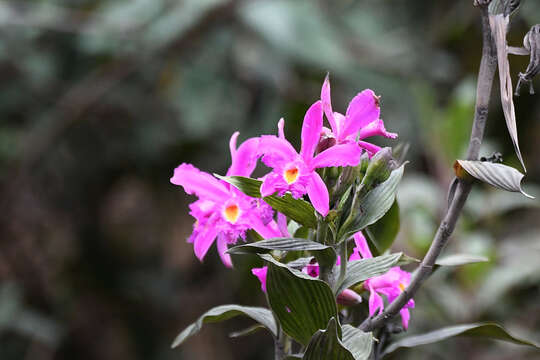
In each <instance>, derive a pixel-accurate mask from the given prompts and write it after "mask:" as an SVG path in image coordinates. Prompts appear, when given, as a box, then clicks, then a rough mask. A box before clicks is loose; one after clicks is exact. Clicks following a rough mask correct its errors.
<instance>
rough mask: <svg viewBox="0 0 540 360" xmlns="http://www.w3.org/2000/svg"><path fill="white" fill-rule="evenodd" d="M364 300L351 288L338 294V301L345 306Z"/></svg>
mask: <svg viewBox="0 0 540 360" xmlns="http://www.w3.org/2000/svg"><path fill="white" fill-rule="evenodd" d="M361 302H362V297H361V296H360V295H358V294H357V293H356V292H354V291H353V290H351V289H345V290H343V291H342V292H341V293H340V294H339V295H338V296H337V303H338V304H340V305H344V306H354V305H358V304H360V303H361Z"/></svg>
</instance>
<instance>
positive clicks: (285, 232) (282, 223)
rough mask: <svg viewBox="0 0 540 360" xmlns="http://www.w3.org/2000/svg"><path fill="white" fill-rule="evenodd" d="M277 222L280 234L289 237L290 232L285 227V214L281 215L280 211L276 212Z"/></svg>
mask: <svg viewBox="0 0 540 360" xmlns="http://www.w3.org/2000/svg"><path fill="white" fill-rule="evenodd" d="M277 224H278V228H279V231H280V232H281V236H283V237H291V234H290V233H289V229H288V228H287V216H285V215H283V214H282V213H280V212H278V213H277Z"/></svg>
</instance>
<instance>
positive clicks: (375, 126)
mask: <svg viewBox="0 0 540 360" xmlns="http://www.w3.org/2000/svg"><path fill="white" fill-rule="evenodd" d="M377 135H380V136H384V137H387V138H390V139H395V138H397V136H398V134H396V133H392V132H388V131H386V128H385V127H384V122H383V121H382V120H381V119H377V120H375V121H372V122H370V123H369V124H368V125H366V126H364V127H363V128H362V129H360V133H359V134H358V138H359V139H365V138H367V137H371V136H377Z"/></svg>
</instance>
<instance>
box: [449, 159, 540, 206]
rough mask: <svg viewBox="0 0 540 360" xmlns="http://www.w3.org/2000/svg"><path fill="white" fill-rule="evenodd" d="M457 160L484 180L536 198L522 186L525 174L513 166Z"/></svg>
mask: <svg viewBox="0 0 540 360" xmlns="http://www.w3.org/2000/svg"><path fill="white" fill-rule="evenodd" d="M457 162H458V164H459V165H460V166H461V167H462V168H463V170H465V171H466V172H467V173H468V174H469V175H471V176H472V177H474V178H476V179H478V180H480V181H482V182H485V183H487V184H489V185H491V186H495V187H496V188H499V189H502V190H506V191H511V192H519V193H522V194H523V195H525V196H526V197H528V198H530V199H534V197H533V196H531V195H529V194H527V193H526V192H525V191H523V189H522V188H521V180H523V177H524V175H523V174H522V173H520V172H519V171H517V170H516V169H514V168H513V167H510V166H506V165H503V164H494V163H491V162H487V161H469V160H457Z"/></svg>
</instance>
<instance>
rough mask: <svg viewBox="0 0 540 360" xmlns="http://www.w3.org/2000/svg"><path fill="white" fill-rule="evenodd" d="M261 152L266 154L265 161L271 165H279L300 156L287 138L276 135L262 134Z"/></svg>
mask: <svg viewBox="0 0 540 360" xmlns="http://www.w3.org/2000/svg"><path fill="white" fill-rule="evenodd" d="M259 152H260V153H262V154H264V158H263V162H264V163H265V164H266V165H268V166H269V167H277V166H278V165H280V163H281V162H289V161H293V160H294V159H296V158H297V156H298V153H297V152H296V150H295V149H294V147H293V146H292V145H291V144H290V143H289V142H288V141H287V140H285V139H280V138H278V137H277V136H274V135H263V136H261V138H260V142H259Z"/></svg>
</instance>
